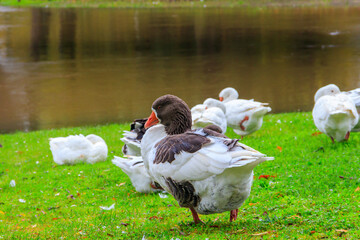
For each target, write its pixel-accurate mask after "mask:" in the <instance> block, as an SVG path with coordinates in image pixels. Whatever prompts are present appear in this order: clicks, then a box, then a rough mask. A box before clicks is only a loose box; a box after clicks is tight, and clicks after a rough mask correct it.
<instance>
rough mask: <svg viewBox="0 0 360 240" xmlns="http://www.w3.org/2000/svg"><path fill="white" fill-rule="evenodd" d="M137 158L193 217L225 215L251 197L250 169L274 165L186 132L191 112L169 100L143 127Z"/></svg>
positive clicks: (214, 137) (213, 137)
mask: <svg viewBox="0 0 360 240" xmlns="http://www.w3.org/2000/svg"><path fill="white" fill-rule="evenodd" d="M145 128H148V130H147V131H146V133H145V135H144V137H143V139H142V141H141V155H142V157H143V160H144V164H145V167H146V168H147V169H148V173H149V175H150V176H151V177H152V178H153V179H154V181H156V182H158V183H159V184H160V186H161V187H162V188H164V189H165V190H166V191H167V192H169V193H171V194H172V195H173V196H174V198H175V199H176V200H177V201H178V203H179V205H180V206H181V207H186V208H189V209H190V210H191V213H192V216H193V219H194V222H195V223H199V222H201V220H200V218H199V216H198V213H200V214H212V213H221V212H225V211H230V221H233V220H236V218H237V214H238V208H239V207H240V206H241V205H242V204H243V203H244V201H245V200H246V199H247V198H248V196H249V195H250V190H251V185H252V181H253V169H254V168H255V166H257V165H258V164H260V163H262V162H264V161H267V160H273V158H271V157H266V156H265V155H264V154H262V153H260V152H258V151H256V150H254V149H252V148H250V147H248V146H246V145H244V144H241V143H239V142H238V139H229V138H227V137H226V136H224V135H223V134H220V133H218V132H217V131H213V130H211V129H206V128H204V129H196V130H191V112H190V109H189V107H188V106H187V105H186V103H185V102H184V101H183V100H181V99H180V98H178V97H176V96H173V95H165V96H162V97H160V98H158V99H157V100H156V101H155V102H154V103H153V105H152V113H151V115H150V117H149V118H148V121H147V122H146V124H145Z"/></svg>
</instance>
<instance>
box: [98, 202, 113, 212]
mask: <svg viewBox="0 0 360 240" xmlns="http://www.w3.org/2000/svg"><path fill="white" fill-rule="evenodd" d="M100 208H101V209H103V210H111V209H114V208H115V203H114V204H113V205H111V206H110V207H104V206H100Z"/></svg>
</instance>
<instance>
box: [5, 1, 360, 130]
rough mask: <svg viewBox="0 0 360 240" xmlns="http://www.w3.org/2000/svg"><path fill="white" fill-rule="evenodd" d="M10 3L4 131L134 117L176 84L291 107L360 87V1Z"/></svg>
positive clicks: (184, 92)
mask: <svg viewBox="0 0 360 240" xmlns="http://www.w3.org/2000/svg"><path fill="white" fill-rule="evenodd" d="M0 12H2V14H1V15H0V102H1V103H0V116H1V119H0V131H3V132H5V131H12V130H15V129H19V130H32V129H42V128H51V127H62V126H75V125H83V124H96V123H106V122H121V121H129V120H132V119H134V118H139V117H144V116H147V115H148V114H149V110H150V105H151V103H152V102H153V100H154V99H155V98H157V97H158V96H160V95H163V94H165V93H173V94H176V95H178V96H179V97H181V98H183V99H184V100H186V102H187V103H188V104H189V105H190V106H192V105H195V104H197V103H199V102H202V101H203V100H204V99H205V98H206V97H209V96H212V97H216V96H217V94H218V92H219V91H220V90H221V89H222V88H224V87H227V86H233V87H235V88H237V89H238V90H239V92H240V95H241V97H242V98H255V99H256V100H259V101H263V102H269V103H270V105H271V107H272V109H273V112H284V111H297V110H310V109H311V108H312V106H313V94H314V92H315V91H316V89H317V88H319V87H320V86H323V85H325V84H327V83H330V82H332V83H336V84H338V85H339V86H340V87H341V88H342V89H344V90H348V89H352V88H355V87H360V86H359V85H358V81H359V56H360V51H359V49H360V45H359V36H360V34H359V33H360V29H359V24H358V23H359V22H360V14H359V13H360V9H358V8H346V9H345V8H324V9H323V8H313V9H311V8H303V9H293V8H282V9H275V8H273V9H268V10H258V11H253V10H244V9H206V10H203V9H198V10H181V9H171V10H166V9H163V10H118V9H37V8H35V9H25V10H22V11H13V10H12V9H11V11H6V9H5V10H4V8H1V9H0ZM29 22H30V23H31V24H29Z"/></svg>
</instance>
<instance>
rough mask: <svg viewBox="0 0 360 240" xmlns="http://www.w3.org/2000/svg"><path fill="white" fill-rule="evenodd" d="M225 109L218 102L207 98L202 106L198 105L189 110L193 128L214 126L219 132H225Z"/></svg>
mask: <svg viewBox="0 0 360 240" xmlns="http://www.w3.org/2000/svg"><path fill="white" fill-rule="evenodd" d="M225 112H226V108H225V105H224V104H223V103H222V102H220V101H219V100H216V99H213V98H208V99H206V100H205V101H204V103H203V104H198V105H196V106H194V107H193V108H192V109H191V116H192V126H193V128H195V129H196V128H203V127H206V126H209V125H216V126H218V127H220V128H221V132H222V133H223V134H224V133H225V132H226V127H227V123H226V117H225Z"/></svg>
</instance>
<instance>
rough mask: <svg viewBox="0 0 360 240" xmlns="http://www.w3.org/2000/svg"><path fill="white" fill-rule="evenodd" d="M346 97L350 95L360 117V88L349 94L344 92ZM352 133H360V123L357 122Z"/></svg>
mask: <svg viewBox="0 0 360 240" xmlns="http://www.w3.org/2000/svg"><path fill="white" fill-rule="evenodd" d="M344 93H345V94H346V95H348V96H349V97H350V98H351V99H352V100H353V102H354V104H355V107H356V110H357V112H358V114H359V115H360V88H356V89H353V90H351V91H348V92H344ZM351 131H352V132H359V131H360V121H358V122H357V124H356V125H355V126H354V128H353V129H351Z"/></svg>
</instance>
